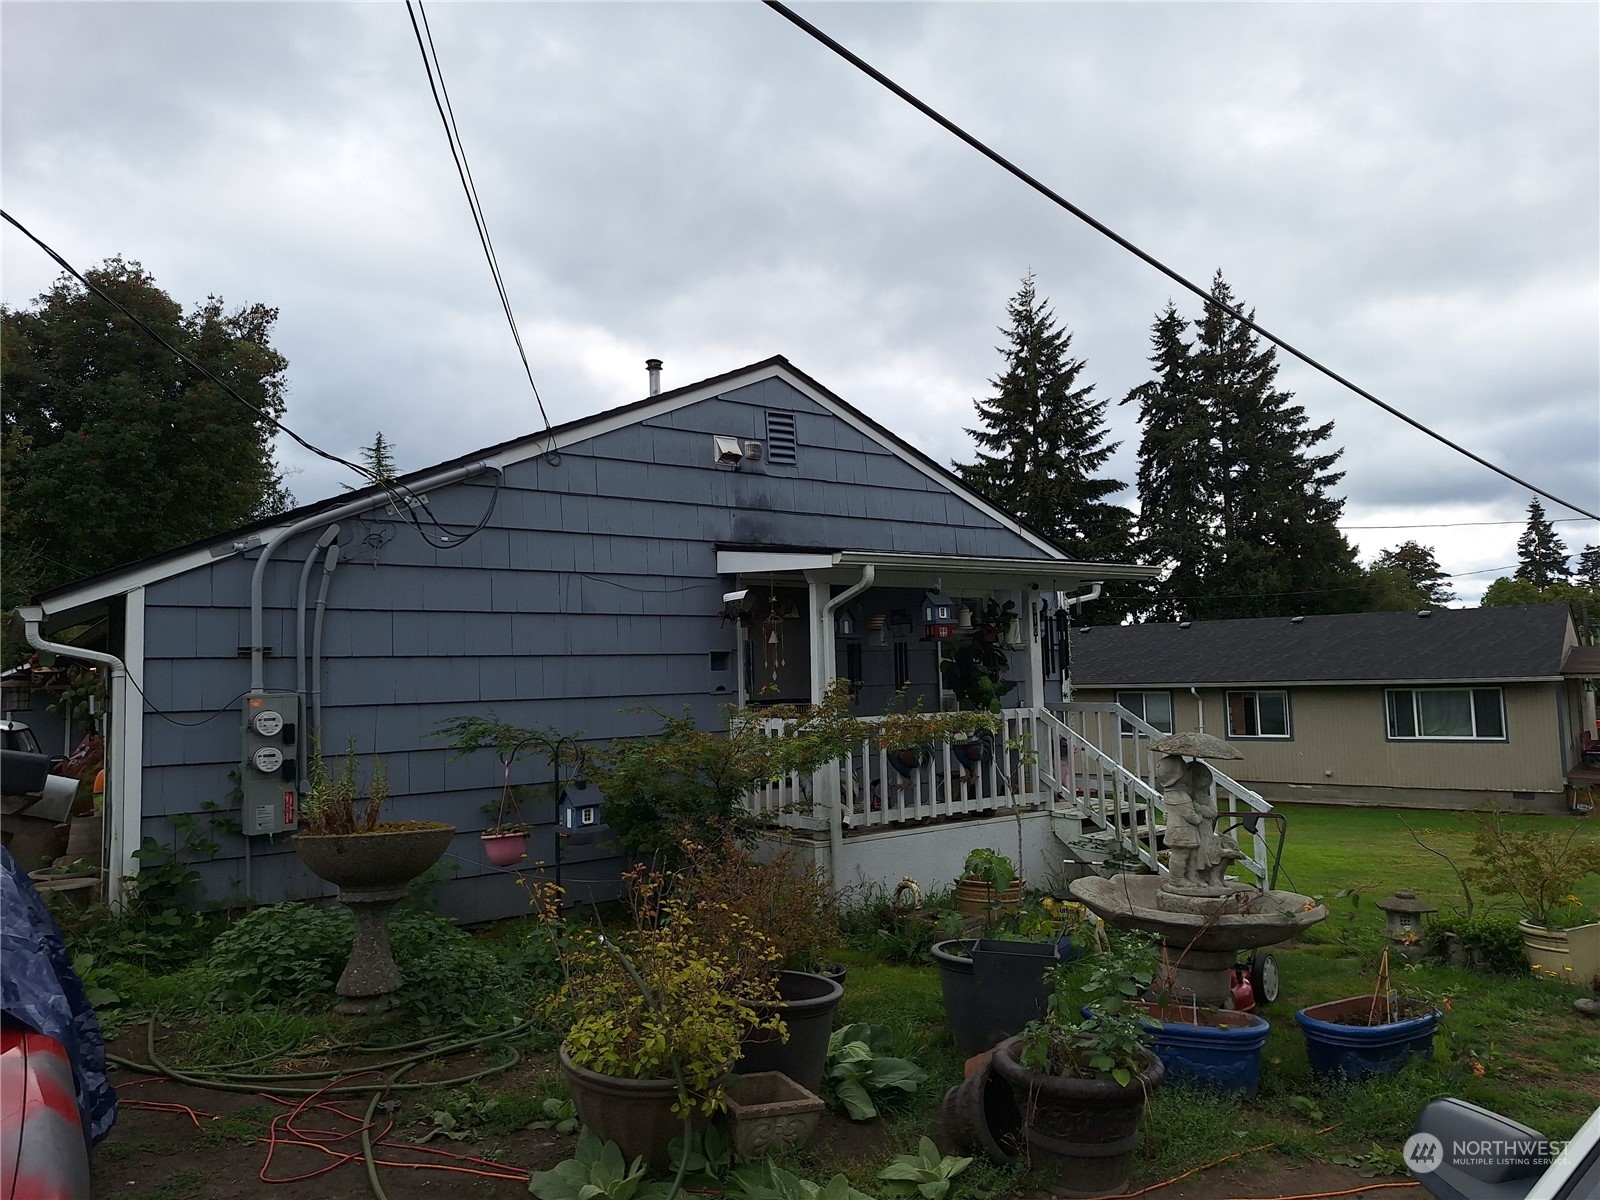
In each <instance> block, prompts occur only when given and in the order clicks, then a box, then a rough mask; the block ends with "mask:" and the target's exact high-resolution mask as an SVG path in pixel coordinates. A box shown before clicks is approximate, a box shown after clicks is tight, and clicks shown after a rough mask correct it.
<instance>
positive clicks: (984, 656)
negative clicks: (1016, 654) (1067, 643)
mask: <svg viewBox="0 0 1600 1200" xmlns="http://www.w3.org/2000/svg"><path fill="white" fill-rule="evenodd" d="M1016 610H1017V606H1016V604H1015V603H1014V602H1013V601H1010V600H1007V601H1006V602H1005V604H1004V605H1001V604H997V603H995V601H994V599H993V598H992V597H991V598H989V599H987V600H985V601H984V603H983V610H982V613H981V614H980V615H979V617H978V618H977V619H976V620H975V621H974V623H973V626H972V629H971V631H970V632H969V633H968V634H967V636H966V637H964V638H963V639H962V640H961V642H960V643H959V644H958V645H957V646H956V648H955V652H954V653H953V654H952V655H951V656H950V657H949V658H947V659H944V660H942V661H941V662H940V663H939V673H940V675H941V677H942V678H943V680H944V686H945V687H946V688H947V689H948V690H949V691H950V692H952V693H954V695H955V697H956V699H957V701H959V702H960V704H961V706H962V707H963V708H966V709H971V710H974V711H977V712H993V713H998V712H1000V711H1001V708H1002V704H1001V701H1002V700H1004V698H1005V697H1006V696H1008V695H1009V694H1010V693H1011V692H1012V690H1013V689H1015V688H1016V686H1017V683H1016V680H1014V679H1007V678H1006V671H1007V670H1009V669H1010V666H1011V662H1010V660H1009V659H1008V658H1007V657H1006V652H1005V649H1004V648H1003V647H1002V645H1001V638H1002V637H1003V636H1004V632H1005V630H1006V629H1007V628H1008V627H1009V626H1010V625H1011V622H1012V621H1013V620H1015V618H1016Z"/></svg>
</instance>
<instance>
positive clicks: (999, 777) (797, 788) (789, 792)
mask: <svg viewBox="0 0 1600 1200" xmlns="http://www.w3.org/2000/svg"><path fill="white" fill-rule="evenodd" d="M1036 715H1037V714H1036V712H1035V711H1034V710H1032V709H1007V710H1006V711H1005V712H1004V713H1002V714H1001V719H1002V722H1003V726H1002V729H1001V731H1000V732H998V733H994V734H983V735H980V736H977V737H974V738H973V739H970V740H966V739H957V740H956V741H955V742H953V743H952V742H943V743H939V744H937V745H934V746H923V747H919V748H917V749H916V750H914V751H902V752H898V753H897V752H895V751H891V750H885V749H883V748H882V747H881V746H878V745H877V744H876V743H875V742H874V741H873V740H872V739H870V738H867V739H863V740H862V742H861V744H860V745H859V746H856V747H853V748H852V749H851V751H850V753H849V754H847V755H846V756H845V757H844V758H841V759H839V760H838V761H837V762H834V763H829V764H827V765H826V766H824V767H822V768H821V769H820V770H817V771H814V772H811V773H809V774H800V773H795V774H791V775H789V776H788V777H786V778H784V779H782V780H780V781H778V782H777V783H773V784H769V785H767V786H765V787H761V788H758V789H757V790H756V791H754V792H752V793H750V794H749V795H748V796H747V797H746V799H745V806H746V809H747V810H748V811H749V812H750V813H751V814H752V815H753V816H756V817H761V818H765V819H767V820H769V821H772V822H773V823H775V824H777V825H780V826H786V827H789V828H800V829H826V828H828V822H829V819H830V817H831V815H832V811H833V808H832V806H831V805H828V804H825V803H823V802H822V801H823V800H824V799H825V798H826V797H828V796H837V797H838V799H839V806H838V811H839V812H840V814H841V816H842V820H843V822H844V827H845V828H846V829H866V828H871V827H873V826H880V825H900V824H906V823H909V822H913V821H927V820H931V819H935V818H941V817H959V816H966V815H969V814H977V813H994V812H999V811H1009V810H1011V809H1014V808H1028V807H1037V806H1039V805H1042V804H1047V803H1049V802H1050V799H1051V796H1050V794H1049V793H1048V791H1047V790H1046V789H1045V787H1044V785H1042V784H1041V782H1040V773H1039V769H1038V765H1037V762H1036V760H1035V756H1034V754H1033V753H1032V744H1033V737H1034V719H1035V717H1036ZM864 720H866V721H869V722H871V721H874V720H876V718H872V717H867V718H864ZM769 733H770V734H771V735H772V736H774V737H781V736H783V735H784V726H783V724H782V723H781V722H773V723H772V724H771V725H770V726H769Z"/></svg>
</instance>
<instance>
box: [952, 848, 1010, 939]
mask: <svg viewBox="0 0 1600 1200" xmlns="http://www.w3.org/2000/svg"><path fill="white" fill-rule="evenodd" d="M1021 905H1022V878H1021V876H1019V875H1018V874H1017V867H1016V864H1015V863H1013V862H1012V861H1011V860H1010V859H1009V858H1007V857H1006V856H1005V855H1004V854H1001V853H999V852H998V851H996V850H991V849H989V848H988V847H987V846H978V847H976V848H975V849H973V850H972V851H971V852H970V853H968V855H967V861H966V863H965V864H964V865H963V866H962V868H961V875H960V877H959V878H957V879H956V911H957V912H963V913H966V914H967V915H969V916H981V917H984V918H985V919H986V921H988V920H993V919H994V918H995V917H996V916H998V915H999V914H1000V913H1001V912H1008V913H1015V912H1016V911H1017V909H1018V908H1020V907H1021Z"/></svg>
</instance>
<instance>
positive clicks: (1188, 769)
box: [1155, 739, 1244, 896]
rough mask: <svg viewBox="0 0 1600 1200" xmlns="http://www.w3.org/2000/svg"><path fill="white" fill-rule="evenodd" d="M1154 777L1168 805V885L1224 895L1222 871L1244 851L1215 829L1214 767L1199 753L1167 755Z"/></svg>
mask: <svg viewBox="0 0 1600 1200" xmlns="http://www.w3.org/2000/svg"><path fill="white" fill-rule="evenodd" d="M1163 740H1165V739H1163ZM1235 753H1236V754H1237V752H1235ZM1155 781H1156V784H1157V786H1159V787H1160V788H1161V798H1162V801H1163V802H1164V804H1165V807H1166V825H1167V833H1166V847H1167V852H1168V857H1169V862H1168V864H1167V866H1168V870H1169V871H1170V872H1171V873H1170V874H1169V875H1168V876H1167V879H1166V882H1165V884H1164V888H1165V890H1167V891H1172V892H1183V893H1186V894H1189V895H1215V896H1221V895H1225V894H1226V893H1227V892H1228V890H1229V889H1228V887H1227V885H1226V884H1225V883H1224V882H1223V875H1224V873H1225V872H1226V871H1227V869H1228V864H1229V863H1231V862H1237V861H1238V860H1239V859H1241V858H1242V857H1244V856H1243V855H1242V854H1240V853H1239V845H1238V843H1237V842H1236V841H1235V840H1234V839H1233V838H1232V837H1231V836H1229V835H1226V834H1220V833H1218V832H1217V801H1216V795H1215V793H1214V792H1213V790H1212V776H1211V768H1210V767H1208V766H1206V765H1205V763H1203V762H1201V761H1200V760H1199V759H1198V758H1196V759H1194V760H1193V761H1189V760H1186V759H1185V758H1184V757H1183V755H1182V754H1167V755H1164V756H1163V757H1162V758H1160V759H1158V760H1157V761H1156V766H1155Z"/></svg>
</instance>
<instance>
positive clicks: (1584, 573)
mask: <svg viewBox="0 0 1600 1200" xmlns="http://www.w3.org/2000/svg"><path fill="white" fill-rule="evenodd" d="M1572 575H1573V581H1574V582H1575V583H1580V584H1582V585H1583V586H1584V587H1589V588H1600V546H1585V547H1584V548H1583V552H1582V553H1581V554H1579V555H1578V561H1577V563H1576V565H1575V566H1574V568H1573V572H1572Z"/></svg>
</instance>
